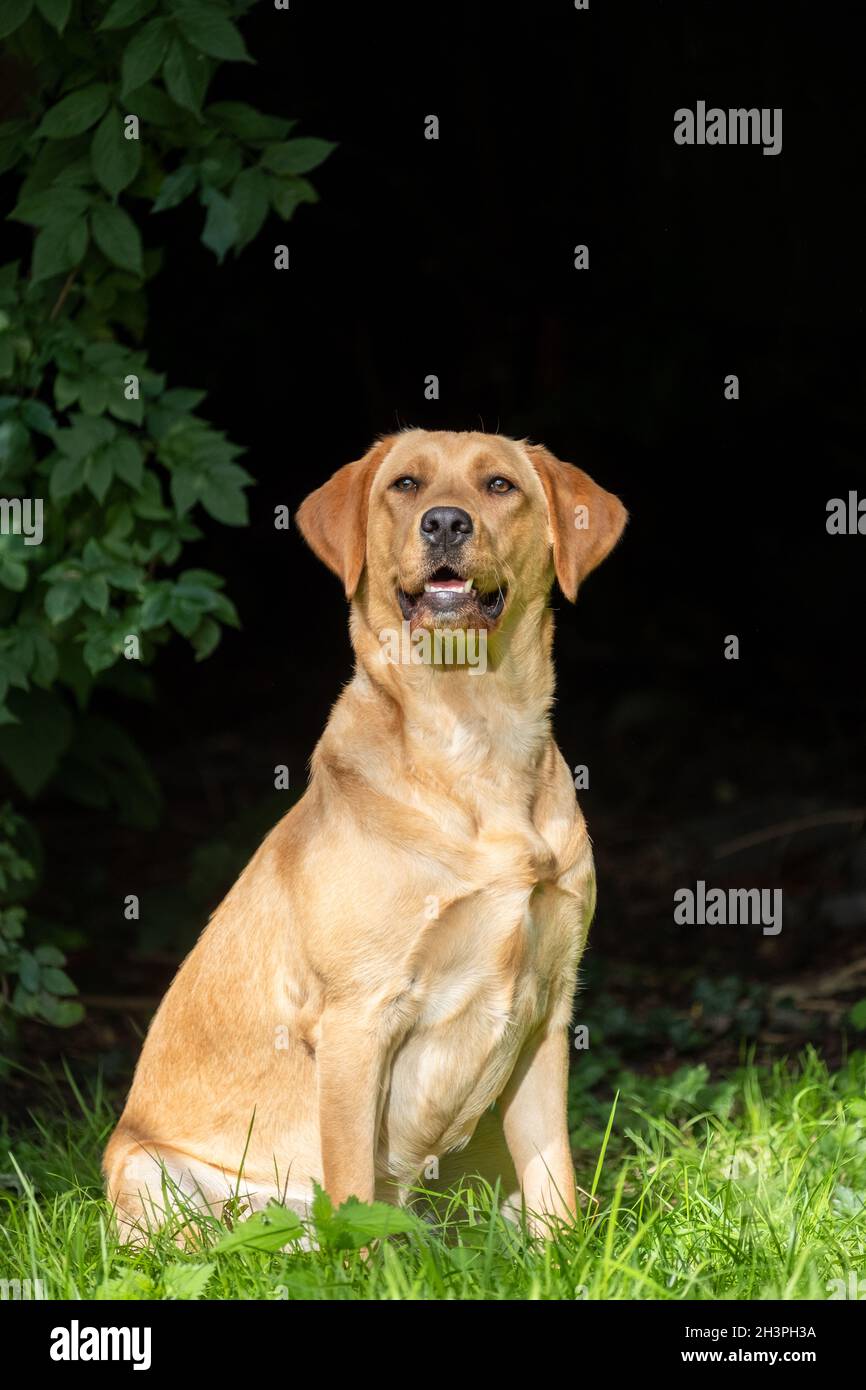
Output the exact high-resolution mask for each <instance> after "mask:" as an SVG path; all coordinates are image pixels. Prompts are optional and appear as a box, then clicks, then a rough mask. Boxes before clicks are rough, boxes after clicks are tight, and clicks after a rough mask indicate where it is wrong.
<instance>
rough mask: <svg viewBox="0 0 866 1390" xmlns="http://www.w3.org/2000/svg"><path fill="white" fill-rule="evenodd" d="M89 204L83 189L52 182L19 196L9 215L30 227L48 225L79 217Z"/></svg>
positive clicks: (87, 196)
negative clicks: (41, 188)
mask: <svg viewBox="0 0 866 1390" xmlns="http://www.w3.org/2000/svg"><path fill="white" fill-rule="evenodd" d="M89 205H90V197H89V195H88V194H87V193H85V192H84V190H83V189H81V188H70V187H65V186H62V185H58V184H52V186H51V187H50V188H46V189H44V190H43V191H42V192H39V193H31V194H30V196H29V197H24V198H21V199H20V200H19V201H18V202H17V203H16V205H15V207H14V208H13V209H12V211H11V212H10V214H9V216H10V218H11V219H13V220H14V221H15V222H27V223H29V224H30V226H32V227H49V226H52V225H54V224H59V223H63V222H70V221H72V220H73V219H74V218H76V217H80V216H81V215H82V213H84V212H86V211H87V208H88V207H89Z"/></svg>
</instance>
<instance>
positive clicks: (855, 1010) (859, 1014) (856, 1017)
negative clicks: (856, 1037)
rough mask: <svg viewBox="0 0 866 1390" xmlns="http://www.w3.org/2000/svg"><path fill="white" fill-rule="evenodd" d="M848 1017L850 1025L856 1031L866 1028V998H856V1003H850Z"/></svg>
mask: <svg viewBox="0 0 866 1390" xmlns="http://www.w3.org/2000/svg"><path fill="white" fill-rule="evenodd" d="M848 1018H849V1020H850V1022H851V1026H852V1027H853V1028H856V1029H857V1031H858V1033H859V1032H862V1031H863V1029H866V999H858V1001H857V1003H856V1004H854V1005H852V1007H851V1009H850V1010H849V1013H848Z"/></svg>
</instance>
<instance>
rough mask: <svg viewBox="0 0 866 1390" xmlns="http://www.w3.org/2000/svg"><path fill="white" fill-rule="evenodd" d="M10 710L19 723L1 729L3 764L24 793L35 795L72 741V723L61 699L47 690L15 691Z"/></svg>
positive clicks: (10, 699) (0, 749) (0, 757)
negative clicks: (23, 692) (25, 692)
mask: <svg viewBox="0 0 866 1390" xmlns="http://www.w3.org/2000/svg"><path fill="white" fill-rule="evenodd" d="M9 708H10V709H11V710H12V712H13V713H14V714H15V715H16V716H17V718H18V719H19V720H20V723H18V724H15V725H10V726H8V727H4V728H0V763H2V764H3V766H4V767H5V768H6V770H7V772H8V773H9V774H10V776H11V777H12V778H13V780H14V781H15V782H16V783H17V785H18V786H19V787H20V788H21V790H22V791H23V792H24V794H25V796H30V797H32V796H35V795H36V794H37V792H39V791H41V790H42V788H43V787H44V786H45V783H46V782H47V781H48V780H49V778H50V777H51V776H52V774H53V773H54V770H55V768H56V767H57V764H58V762H59V760H60V758H61V756H62V754H63V753H65V751H66V749H67V748H68V747H69V744H70V742H71V740H72V733H73V727H74V726H73V722H72V717H71V715H70V714H69V711H68V710H67V708H66V705H65V704H64V703H63V701H62V699H61V698H60V697H59V696H58V695H56V694H53V693H49V692H48V691H46V690H30V691H28V692H27V694H26V695H24V694H22V693H21V692H18V691H16V692H15V694H14V695H11V696H10V697H9Z"/></svg>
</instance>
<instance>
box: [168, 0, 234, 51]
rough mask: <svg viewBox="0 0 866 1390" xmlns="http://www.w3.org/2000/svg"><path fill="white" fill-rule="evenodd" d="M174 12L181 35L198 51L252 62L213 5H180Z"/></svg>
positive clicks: (224, 16)
mask: <svg viewBox="0 0 866 1390" xmlns="http://www.w3.org/2000/svg"><path fill="white" fill-rule="evenodd" d="M176 14H177V22H178V24H179V25H180V28H181V30H182V32H183V35H184V37H185V38H186V39H187V40H188V41H189V42H190V43H191V44H192V46H193V48H197V49H198V51H199V52H200V53H206V54H207V55H208V57H209V58H222V59H227V60H228V61H230V62H231V61H234V62H243V63H251V62H252V58H251V57H250V55H249V53H248V52H247V50H246V45H245V44H244V41H243V39H242V38H241V36H240V33H239V31H238V29H237V28H236V27H235V25H234V24H233V23H232V22H231V20H230V19H229V18H228V16H227V15H226V14H223V13H222V12H221V11H220V10H218V9H216V8H215V7H214V6H213V5H197V4H186V5H181V6H179V8H178V9H177V11H176Z"/></svg>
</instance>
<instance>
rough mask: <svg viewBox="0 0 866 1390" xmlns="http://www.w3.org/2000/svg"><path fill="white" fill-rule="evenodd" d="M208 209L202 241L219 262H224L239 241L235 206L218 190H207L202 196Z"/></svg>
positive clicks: (204, 190)
mask: <svg viewBox="0 0 866 1390" xmlns="http://www.w3.org/2000/svg"><path fill="white" fill-rule="evenodd" d="M201 200H202V203H203V204H204V205H205V207H206V208H207V217H206V218H205V222H204V228H203V229H202V234H201V239H202V241H203V243H204V245H205V246H207V247H208V249H209V250H210V251H213V253H214V255H215V256H216V258H217V260H218V261H220V262H222V260H223V258H224V257H225V254H226V252H227V251H228V250H229V249H230V248H231V247H232V246H233V245H234V243H235V242H236V241H237V239H238V234H239V232H240V227H239V225H238V216H237V212H236V211H235V208H234V205H233V204H232V203H231V202H230V201H229V199H228V198H226V197H225V195H224V194H222V193H220V192H219V190H218V189H216V188H205V189H203V190H202V195H201Z"/></svg>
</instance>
